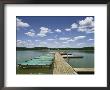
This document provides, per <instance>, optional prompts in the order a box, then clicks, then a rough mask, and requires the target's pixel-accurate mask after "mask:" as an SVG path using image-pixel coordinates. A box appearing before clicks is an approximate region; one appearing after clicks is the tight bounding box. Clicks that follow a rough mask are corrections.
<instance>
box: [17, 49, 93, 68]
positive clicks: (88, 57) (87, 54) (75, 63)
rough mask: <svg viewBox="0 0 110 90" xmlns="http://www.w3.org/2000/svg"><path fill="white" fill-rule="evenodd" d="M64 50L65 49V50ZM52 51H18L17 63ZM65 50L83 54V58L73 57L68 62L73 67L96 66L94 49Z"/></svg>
mask: <svg viewBox="0 0 110 90" xmlns="http://www.w3.org/2000/svg"><path fill="white" fill-rule="evenodd" d="M63 51H64V50H63ZM49 52H53V50H51V51H38V50H33V51H32V50H30V51H29V50H26V51H17V53H16V54H17V64H19V63H22V62H24V61H26V60H29V59H32V58H34V57H37V56H41V55H45V54H48V53H49ZM65 52H68V53H72V54H74V55H78V56H83V58H71V59H69V60H68V63H69V64H70V65H71V66H72V67H77V68H94V52H92V51H78V50H67V51H65Z"/></svg>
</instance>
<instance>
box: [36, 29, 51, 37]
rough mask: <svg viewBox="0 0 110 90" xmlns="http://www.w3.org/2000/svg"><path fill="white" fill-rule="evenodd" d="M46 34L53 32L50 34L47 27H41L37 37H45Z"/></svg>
mask: <svg viewBox="0 0 110 90" xmlns="http://www.w3.org/2000/svg"><path fill="white" fill-rule="evenodd" d="M47 33H53V32H51V30H50V29H49V28H47V27H41V28H40V32H39V33H38V34H37V35H38V36H40V37H45V36H47V35H46V34H47Z"/></svg>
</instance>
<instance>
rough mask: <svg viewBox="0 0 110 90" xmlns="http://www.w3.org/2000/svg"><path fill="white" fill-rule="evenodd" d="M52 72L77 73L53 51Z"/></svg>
mask: <svg viewBox="0 0 110 90" xmlns="http://www.w3.org/2000/svg"><path fill="white" fill-rule="evenodd" d="M53 64H54V69H53V74H77V72H76V71H75V70H74V69H73V68H72V67H71V66H70V65H69V64H68V63H67V62H66V61H65V60H64V58H63V57H62V56H61V54H60V53H59V52H56V53H55V60H54V63H53Z"/></svg>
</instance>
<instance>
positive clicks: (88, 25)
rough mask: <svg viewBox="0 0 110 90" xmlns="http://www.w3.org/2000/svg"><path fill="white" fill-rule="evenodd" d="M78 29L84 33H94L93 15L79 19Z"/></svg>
mask: <svg viewBox="0 0 110 90" xmlns="http://www.w3.org/2000/svg"><path fill="white" fill-rule="evenodd" d="M78 31H80V32H86V33H94V21H93V17H86V18H85V19H84V20H81V21H79V27H78Z"/></svg>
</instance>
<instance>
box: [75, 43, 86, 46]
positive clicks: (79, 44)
mask: <svg viewBox="0 0 110 90" xmlns="http://www.w3.org/2000/svg"><path fill="white" fill-rule="evenodd" d="M84 44H85V43H78V44H77V45H78V46H81V45H84Z"/></svg>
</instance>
